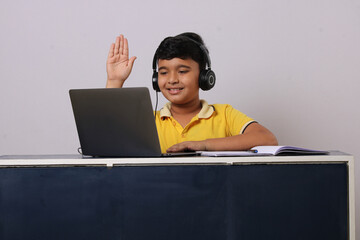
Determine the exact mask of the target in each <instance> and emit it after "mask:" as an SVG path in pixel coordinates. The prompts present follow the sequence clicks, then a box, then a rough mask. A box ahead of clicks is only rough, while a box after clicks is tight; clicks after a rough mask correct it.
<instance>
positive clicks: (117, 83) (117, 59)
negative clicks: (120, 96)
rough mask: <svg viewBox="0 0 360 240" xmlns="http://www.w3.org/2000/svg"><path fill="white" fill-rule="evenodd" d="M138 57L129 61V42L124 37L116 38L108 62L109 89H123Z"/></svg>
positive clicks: (107, 83) (107, 85) (107, 84)
mask: <svg viewBox="0 0 360 240" xmlns="http://www.w3.org/2000/svg"><path fill="white" fill-rule="evenodd" d="M135 59H136V57H131V58H130V59H129V46H128V41H127V39H126V38H124V36H123V35H120V36H118V37H117V38H116V41H115V43H112V44H111V47H110V50H109V55H108V58H107V61H106V72H107V82H106V87H108V88H121V87H122V86H123V84H124V82H125V80H126V79H127V78H128V77H129V75H130V73H131V70H132V67H133V65H134V61H135Z"/></svg>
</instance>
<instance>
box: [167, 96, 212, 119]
mask: <svg viewBox="0 0 360 240" xmlns="http://www.w3.org/2000/svg"><path fill="white" fill-rule="evenodd" d="M200 103H201V106H202V107H201V110H200V112H199V114H198V118H209V117H211V115H212V114H213V113H214V107H213V106H210V105H209V104H208V103H207V102H206V101H205V100H200ZM170 109H171V102H168V103H166V104H165V105H164V107H163V108H162V109H160V118H165V117H171V112H170Z"/></svg>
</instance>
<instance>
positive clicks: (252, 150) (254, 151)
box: [248, 149, 258, 153]
mask: <svg viewBox="0 0 360 240" xmlns="http://www.w3.org/2000/svg"><path fill="white" fill-rule="evenodd" d="M248 152H252V153H257V152H258V150H256V149H250V150H248Z"/></svg>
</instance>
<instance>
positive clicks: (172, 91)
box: [167, 88, 184, 94]
mask: <svg viewBox="0 0 360 240" xmlns="http://www.w3.org/2000/svg"><path fill="white" fill-rule="evenodd" d="M183 89H184V88H167V90H168V91H169V93H170V94H177V93H179V92H181V90H183Z"/></svg>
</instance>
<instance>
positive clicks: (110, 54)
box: [108, 43, 115, 58]
mask: <svg viewBox="0 0 360 240" xmlns="http://www.w3.org/2000/svg"><path fill="white" fill-rule="evenodd" d="M114 49H115V43H112V44H111V46H110V50H109V55H108V58H112V57H113V56H114Z"/></svg>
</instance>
